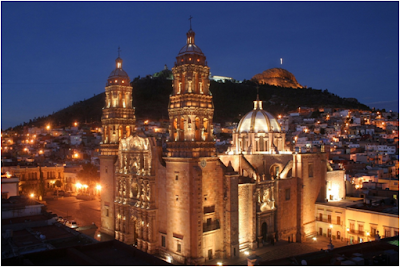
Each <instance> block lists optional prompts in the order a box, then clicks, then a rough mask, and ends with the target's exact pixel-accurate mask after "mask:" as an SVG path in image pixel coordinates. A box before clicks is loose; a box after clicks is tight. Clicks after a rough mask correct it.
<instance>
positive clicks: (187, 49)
mask: <svg viewBox="0 0 400 267" xmlns="http://www.w3.org/2000/svg"><path fill="white" fill-rule="evenodd" d="M186 36H187V40H186V45H185V46H184V47H182V48H181V50H180V51H179V54H178V57H179V56H181V55H185V54H198V55H204V54H203V52H202V51H201V49H200V47H198V46H197V45H196V44H195V43H194V36H195V33H194V31H193V30H192V29H190V30H189V31H188V32H187V33H186Z"/></svg>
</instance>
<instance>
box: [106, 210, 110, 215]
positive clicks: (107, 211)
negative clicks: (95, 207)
mask: <svg viewBox="0 0 400 267" xmlns="http://www.w3.org/2000/svg"><path fill="white" fill-rule="evenodd" d="M108 216H109V214H108V209H106V217H108Z"/></svg>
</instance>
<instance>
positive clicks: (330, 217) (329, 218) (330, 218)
mask: <svg viewBox="0 0 400 267" xmlns="http://www.w3.org/2000/svg"><path fill="white" fill-rule="evenodd" d="M331 222H332V216H331V215H328V223H331Z"/></svg>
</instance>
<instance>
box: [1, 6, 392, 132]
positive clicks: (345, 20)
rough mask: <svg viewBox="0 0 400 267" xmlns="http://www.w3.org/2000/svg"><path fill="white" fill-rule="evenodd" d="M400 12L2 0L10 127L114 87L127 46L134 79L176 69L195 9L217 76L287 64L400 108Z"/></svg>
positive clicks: (199, 38) (323, 85)
mask: <svg viewBox="0 0 400 267" xmlns="http://www.w3.org/2000/svg"><path fill="white" fill-rule="evenodd" d="M398 12H399V6H398V2H250V3H248V2H189V3H188V2H117V3H113V2H51V3H48V2H2V3H1V44H2V46H1V48H2V49H1V63H2V64H1V85H2V86H1V120H2V121H1V124H2V129H6V128H8V127H12V126H16V125H18V124H21V123H23V122H24V121H26V122H28V121H29V119H33V118H34V117H38V116H44V115H49V114H51V113H53V112H56V111H58V110H60V109H63V108H65V107H67V106H69V105H71V104H72V103H73V102H75V101H81V100H84V99H88V98H90V97H92V96H94V95H97V94H99V93H102V92H104V87H105V83H106V79H107V77H108V75H109V74H110V73H111V71H112V70H113V69H114V68H115V59H116V58H117V56H118V46H120V47H121V51H122V52H121V58H122V59H123V60H124V62H123V69H124V70H125V71H126V72H127V73H128V75H129V77H130V79H131V80H133V79H134V78H135V77H138V76H139V75H140V76H141V77H143V76H146V75H147V74H153V73H155V72H158V71H161V70H162V69H163V67H164V64H167V66H168V68H169V69H171V67H172V66H173V64H174V62H175V57H176V56H177V54H178V52H179V50H180V49H181V48H182V47H183V46H184V45H185V42H186V32H187V31H188V30H189V20H188V18H189V16H190V15H191V16H192V17H193V19H192V29H193V30H194V31H195V32H196V39H195V41H196V44H197V45H198V46H199V47H200V48H201V49H202V51H203V53H204V54H205V55H206V57H207V61H208V66H209V67H210V69H211V74H212V75H222V76H229V77H232V78H234V79H236V80H243V79H251V78H252V77H253V76H254V75H255V74H257V73H261V72H262V71H264V70H266V69H269V68H274V67H281V68H284V69H287V70H288V71H289V72H291V73H293V74H294V75H295V77H296V79H297V81H298V82H299V83H300V84H301V85H306V86H308V87H312V88H314V89H323V90H324V89H328V91H329V92H331V93H334V94H337V95H339V96H341V97H354V98H357V99H358V100H359V101H360V102H361V103H363V104H366V105H369V106H370V107H377V108H386V109H387V110H394V111H398V99H399V89H398V88H399V86H398V82H399V43H398V40H399V13H398ZM280 58H283V65H280ZM163 108H167V107H163Z"/></svg>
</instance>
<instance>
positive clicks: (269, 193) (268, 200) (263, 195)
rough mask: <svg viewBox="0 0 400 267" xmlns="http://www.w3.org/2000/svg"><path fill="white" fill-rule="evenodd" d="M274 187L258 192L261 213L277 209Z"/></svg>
mask: <svg viewBox="0 0 400 267" xmlns="http://www.w3.org/2000/svg"><path fill="white" fill-rule="evenodd" d="M273 188H274V187H268V188H261V189H259V190H257V191H258V205H259V207H260V211H261V212H263V211H268V210H273V209H275V199H274V189H273Z"/></svg>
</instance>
